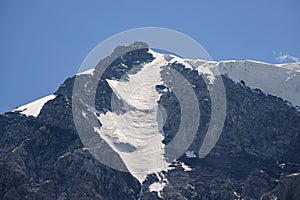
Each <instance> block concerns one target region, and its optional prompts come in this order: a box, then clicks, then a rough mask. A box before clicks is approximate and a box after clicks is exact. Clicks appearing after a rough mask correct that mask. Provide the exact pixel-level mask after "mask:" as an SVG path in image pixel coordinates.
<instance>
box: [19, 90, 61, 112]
mask: <svg viewBox="0 0 300 200" xmlns="http://www.w3.org/2000/svg"><path fill="white" fill-rule="evenodd" d="M55 97H56V95H53V94H51V95H48V96H45V97H43V98H41V99H38V100H36V101H33V102H31V103H28V104H26V105H23V106H20V107H18V108H16V109H14V110H13V112H16V111H18V112H20V113H21V114H23V115H26V116H33V117H37V116H38V115H39V114H40V111H41V109H42V108H43V106H44V104H45V103H47V102H48V101H50V100H52V99H54V98H55Z"/></svg>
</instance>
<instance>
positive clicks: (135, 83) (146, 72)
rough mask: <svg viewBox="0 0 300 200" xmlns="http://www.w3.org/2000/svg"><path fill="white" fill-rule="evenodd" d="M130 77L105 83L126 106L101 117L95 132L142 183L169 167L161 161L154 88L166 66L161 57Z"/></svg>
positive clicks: (158, 95) (161, 151)
mask: <svg viewBox="0 0 300 200" xmlns="http://www.w3.org/2000/svg"><path fill="white" fill-rule="evenodd" d="M152 54H153V56H154V57H155V59H154V60H153V61H152V62H151V63H148V64H145V65H144V66H142V69H141V70H140V71H138V72H137V73H136V74H129V78H128V82H121V81H115V80H107V81H108V84H109V85H110V87H111V88H112V90H113V91H114V93H115V94H116V95H117V96H118V97H119V98H120V99H122V100H123V102H124V103H125V104H127V105H128V106H127V107H128V108H127V111H126V112H125V113H124V114H121V115H117V114H116V113H113V112H107V113H105V114H102V115H100V117H99V120H100V121H101V124H102V126H101V128H100V129H97V128H96V129H95V130H96V131H97V132H98V133H99V134H100V136H101V137H102V138H103V139H104V140H105V141H106V142H107V143H108V144H109V145H110V146H111V148H112V149H113V150H114V151H116V152H117V153H118V154H119V155H120V157H121V158H122V160H123V162H124V163H125V165H126V167H127V169H128V170H129V171H130V173H131V174H132V175H133V176H134V177H136V178H137V179H138V180H139V181H140V182H141V183H142V182H143V181H144V180H145V178H146V176H147V174H150V173H154V172H159V171H162V170H163V169H166V168H167V166H168V165H169V164H168V163H167V162H166V160H165V158H164V144H163V143H162V140H163V139H164V138H163V135H162V134H161V132H160V130H161V127H160V126H159V124H162V123H160V122H158V119H157V113H158V101H159V99H160V94H159V93H158V92H157V91H156V89H155V86H156V85H159V84H162V81H161V79H162V78H161V75H160V71H161V69H162V67H163V66H164V65H165V64H166V60H165V59H164V56H163V55H162V54H156V53H154V52H152Z"/></svg>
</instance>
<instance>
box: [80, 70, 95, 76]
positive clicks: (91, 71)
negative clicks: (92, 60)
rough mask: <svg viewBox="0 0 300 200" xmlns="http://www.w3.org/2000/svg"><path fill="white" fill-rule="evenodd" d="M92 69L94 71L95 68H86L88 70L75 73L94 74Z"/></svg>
mask: <svg viewBox="0 0 300 200" xmlns="http://www.w3.org/2000/svg"><path fill="white" fill-rule="evenodd" d="M94 71H95V68H93V69H88V70H86V71H83V72H80V73H78V74H77V75H84V74H85V75H92V76H93V75H94Z"/></svg>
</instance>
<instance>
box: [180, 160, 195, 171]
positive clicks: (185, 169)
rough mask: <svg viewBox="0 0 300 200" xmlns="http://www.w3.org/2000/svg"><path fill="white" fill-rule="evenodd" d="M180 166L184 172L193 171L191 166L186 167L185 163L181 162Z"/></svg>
mask: <svg viewBox="0 0 300 200" xmlns="http://www.w3.org/2000/svg"><path fill="white" fill-rule="evenodd" d="M179 164H180V165H181V167H182V168H183V170H184V171H185V172H189V171H192V168H191V167H190V166H188V165H186V164H185V163H184V162H180V163H179Z"/></svg>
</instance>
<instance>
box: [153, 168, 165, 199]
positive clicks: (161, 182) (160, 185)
mask: <svg viewBox="0 0 300 200" xmlns="http://www.w3.org/2000/svg"><path fill="white" fill-rule="evenodd" d="M155 174H156V177H157V178H158V181H157V182H154V183H152V184H151V185H150V186H149V191H150V192H157V194H158V197H159V198H163V196H162V191H163V189H164V187H165V186H166V185H167V184H168V183H169V182H168V179H167V178H166V176H165V175H164V174H163V173H155Z"/></svg>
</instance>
